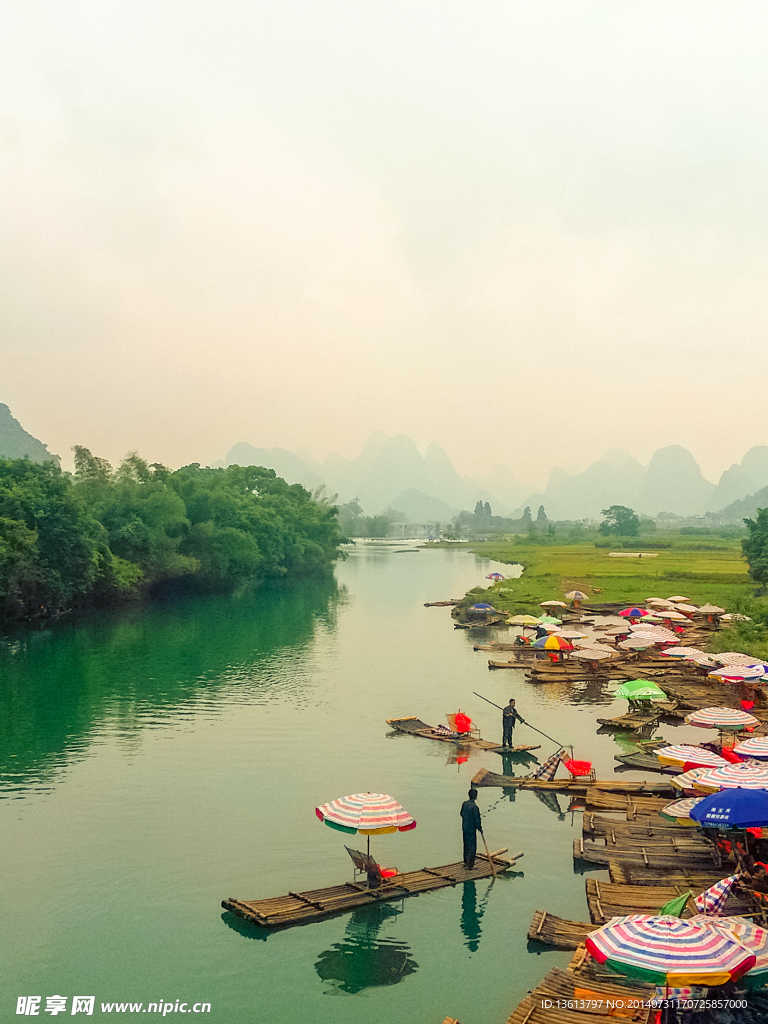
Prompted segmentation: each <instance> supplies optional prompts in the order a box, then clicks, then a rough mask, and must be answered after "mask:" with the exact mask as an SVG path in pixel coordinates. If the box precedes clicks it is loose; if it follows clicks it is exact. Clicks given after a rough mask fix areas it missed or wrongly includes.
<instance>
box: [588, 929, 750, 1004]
mask: <svg viewBox="0 0 768 1024" xmlns="http://www.w3.org/2000/svg"><path fill="white" fill-rule="evenodd" d="M586 943H587V949H588V950H589V952H590V953H591V954H592V956H593V957H594V958H595V959H596V960H597V961H598V963H601V964H607V965H608V967H610V968H612V969H613V970H615V971H618V972H619V973H621V974H625V975H627V976H629V977H632V978H639V979H642V980H643V981H649V982H651V983H652V984H654V985H667V986H672V987H679V986H685V985H710V986H711V985H725V984H726V983H727V982H729V981H733V980H734V979H735V978H740V977H741V975H742V974H744V973H745V972H746V971H748V970H750V969H751V968H752V967H754V966H755V955H754V953H752V952H750V950H748V949H747V948H746V947H745V946H743V945H742V944H741V942H739V940H738V939H737V938H736V937H735V936H734V935H731V934H730V933H721V932H718V931H715V930H714V929H711V928H705V927H704V926H703V925H701V924H698V923H695V922H693V923H692V922H691V921H690V920H688V921H683V920H681V919H680V918H679V917H674V916H673V915H671V914H664V915H659V916H651V915H648V914H630V915H628V916H627V917H614V918H612V919H611V920H610V921H609V922H608V923H607V924H604V925H603V926H602V928H598V929H597V930H596V931H594V932H591V933H590V934H589V935H588V936H587V939H586Z"/></svg>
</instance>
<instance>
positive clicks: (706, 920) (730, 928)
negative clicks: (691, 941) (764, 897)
mask: <svg viewBox="0 0 768 1024" xmlns="http://www.w3.org/2000/svg"><path fill="white" fill-rule="evenodd" d="M689 920H690V921H695V922H696V923H697V924H702V925H704V927H705V928H712V929H713V930H715V931H721V932H727V933H730V934H731V935H735V936H736V938H737V939H738V940H739V942H740V943H741V944H742V945H743V946H746V947H747V949H749V950H751V951H752V952H753V953H754V954H755V966H754V967H752V968H750V970H749V976H750V977H751V978H754V979H755V981H759V980H761V979H764V978H766V977H768V931H766V930H765V928H760V927H758V925H756V924H752V923H751V922H750V921H745V920H744V918H743V917H711V916H709V915H708V914H697V915H696V917H691V918H689Z"/></svg>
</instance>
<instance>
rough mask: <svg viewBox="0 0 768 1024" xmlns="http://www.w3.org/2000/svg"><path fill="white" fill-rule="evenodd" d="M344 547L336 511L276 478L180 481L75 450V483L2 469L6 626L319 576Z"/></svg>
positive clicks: (42, 468) (182, 474)
mask: <svg viewBox="0 0 768 1024" xmlns="http://www.w3.org/2000/svg"><path fill="white" fill-rule="evenodd" d="M341 541H342V535H341V532H340V530H339V526H338V520H337V511H336V508H335V507H334V506H332V505H330V504H329V503H327V502H323V501H314V500H313V499H312V496H311V495H310V494H309V492H308V491H307V490H306V489H305V488H303V487H302V486H300V485H299V484H292V485H289V484H287V483H286V482H285V480H282V479H281V478H280V477H278V476H277V475H276V474H275V472H274V470H271V469H264V468H262V467H258V466H230V467H229V468H228V469H204V468H201V467H200V466H199V465H197V464H193V465H191V466H185V467H184V468H182V469H179V470H176V471H171V470H168V469H166V468H165V467H164V466H161V465H159V464H157V463H155V464H152V465H149V464H148V463H147V462H145V461H144V460H143V459H141V458H140V457H139V456H138V455H136V454H131V455H129V456H128V457H127V458H126V459H125V460H124V461H123V462H122V463H121V464H120V466H119V467H118V468H117V469H116V470H113V469H112V467H111V466H110V465H109V463H107V462H106V461H105V460H103V459H99V458H97V457H95V456H93V455H92V454H91V452H90V451H88V449H87V448H76V449H75V474H74V476H72V475H70V474H68V473H64V472H62V471H61V470H60V469H59V468H58V467H57V466H56V465H55V464H54V463H52V462H44V463H36V462H30V461H29V460H27V459H0V620H2V621H12V620H14V619H24V618H31V617H38V616H41V617H44V616H48V615H53V614H56V613H58V612H61V611H63V610H66V609H69V608H73V607H78V606H84V605H87V604H93V603H95V602H107V601H112V602H116V601H120V600H124V599H125V598H127V597H128V596H130V595H132V594H135V593H137V592H140V591H148V592H154V591H156V590H158V589H160V588H162V587H167V586H179V585H181V586H186V587H188V588H190V589H199V590H226V589H232V588H234V587H237V586H239V585H241V584H243V583H247V582H250V581H253V580H257V579H259V578H263V577H268V576H273V577H274V576H285V575H301V574H306V573H312V572H317V571H318V570H322V569H324V568H327V567H328V566H329V565H330V564H331V563H332V562H333V560H334V559H335V558H337V557H338V553H339V545H340V543H341Z"/></svg>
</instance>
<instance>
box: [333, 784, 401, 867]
mask: <svg viewBox="0 0 768 1024" xmlns="http://www.w3.org/2000/svg"><path fill="white" fill-rule="evenodd" d="M315 814H316V815H317V816H318V818H319V819H320V821H322V822H323V824H324V825H328V826H329V827H330V828H333V829H336V831H337V832H346V833H348V834H350V835H354V834H355V833H359V834H360V835H364V836H368V852H369V853H370V847H371V839H370V837H371V836H377V835H383V834H385V833H387V832H410V830H411V829H412V828H416V822H415V820H414V819H413V818H412V817H411V816H410V814H409V813H408V812H407V811H406V810H405V808H404V807H403V806H402V805H401V804H399V803H398V802H397V800H395V799H394V797H391V796H389V795H388V794H387V793H353V794H352V795H351V796H342V797H339V799H338V800H331V802H330V803H327V804H321V805H320V806H319V807H316V808H315Z"/></svg>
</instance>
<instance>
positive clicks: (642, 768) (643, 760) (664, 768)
mask: <svg viewBox="0 0 768 1024" xmlns="http://www.w3.org/2000/svg"><path fill="white" fill-rule="evenodd" d="M613 760H614V761H618V762H619V763H620V764H623V765H626V766H627V768H634V769H635V771H638V772H657V773H658V774H659V775H680V774H681V773H682V771H683V768H682V765H681V766H680V767H679V768H676V767H675V766H674V765H671V764H662V763H661V761H659V759H658V757H655V756H654V755H653V754H651V753H649V752H648V751H646V750H636V751H634V753H632V754H616V755H615V756H614V758H613Z"/></svg>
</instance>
